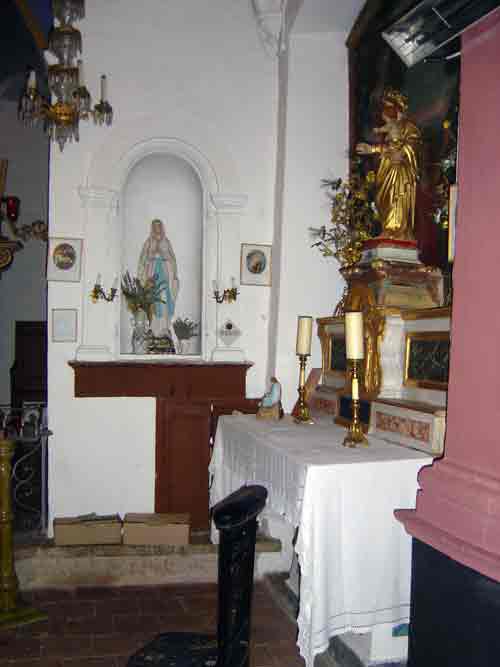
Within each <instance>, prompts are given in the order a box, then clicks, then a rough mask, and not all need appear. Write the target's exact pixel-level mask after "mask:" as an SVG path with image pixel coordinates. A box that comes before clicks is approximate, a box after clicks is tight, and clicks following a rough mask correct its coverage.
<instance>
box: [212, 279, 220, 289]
mask: <svg viewBox="0 0 500 667" xmlns="http://www.w3.org/2000/svg"><path fill="white" fill-rule="evenodd" d="M212 287H213V290H214V292H218V291H219V284H218V282H217V281H216V280H213V281H212Z"/></svg>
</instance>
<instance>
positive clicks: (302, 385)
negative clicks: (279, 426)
mask: <svg viewBox="0 0 500 667" xmlns="http://www.w3.org/2000/svg"><path fill="white" fill-rule="evenodd" d="M308 356H309V355H307V354H299V355H298V357H299V363H300V374H299V388H298V392H299V404H298V406H297V414H296V415H295V417H294V420H295V422H296V423H297V424H314V421H313V420H312V418H311V413H310V412H309V406H308V405H307V402H306V364H307V357H308Z"/></svg>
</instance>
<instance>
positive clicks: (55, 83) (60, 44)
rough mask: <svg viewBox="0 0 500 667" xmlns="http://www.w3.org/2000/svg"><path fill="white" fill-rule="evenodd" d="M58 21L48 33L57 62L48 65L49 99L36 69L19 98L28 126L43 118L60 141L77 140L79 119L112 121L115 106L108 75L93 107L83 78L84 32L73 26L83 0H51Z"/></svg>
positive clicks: (79, 16) (82, 8)
mask: <svg viewBox="0 0 500 667" xmlns="http://www.w3.org/2000/svg"><path fill="white" fill-rule="evenodd" d="M52 9H53V13H54V17H55V19H56V21H57V25H56V26H54V28H53V29H52V30H51V32H50V35H49V43H48V46H49V51H50V52H51V53H52V54H53V55H54V56H55V57H56V58H57V61H58V62H57V63H56V64H54V65H49V67H48V84H49V89H50V99H46V98H44V97H43V96H42V95H41V94H40V93H39V92H38V90H37V81H36V73H35V71H34V70H30V71H29V72H28V75H27V79H26V87H25V89H24V91H23V93H22V95H21V98H20V100H19V109H18V115H19V119H20V120H21V121H22V122H23V123H24V124H25V125H27V126H33V125H37V124H38V123H39V122H40V121H42V122H43V126H44V129H45V131H46V132H47V134H48V135H49V137H50V138H51V139H52V140H54V141H56V142H57V143H58V144H59V148H60V149H61V151H62V150H63V148H64V146H65V144H66V142H68V141H69V142H72V141H78V140H79V138H80V135H79V124H80V120H88V119H89V118H90V117H91V116H92V118H93V119H94V122H95V124H96V125H107V126H109V125H111V123H112V122H113V107H112V106H111V104H110V103H109V101H108V100H107V90H106V88H107V78H106V76H105V75H104V74H103V75H102V76H101V89H100V100H99V102H98V103H97V104H95V105H94V108H92V99H91V96H90V93H89V91H88V90H87V88H86V86H85V83H84V80H83V64H82V61H81V60H78V57H79V55H80V54H81V52H82V35H81V33H80V31H79V30H77V29H76V28H75V27H73V25H72V23H73V22H74V21H79V20H81V19H83V18H84V17H85V3H84V0H52Z"/></svg>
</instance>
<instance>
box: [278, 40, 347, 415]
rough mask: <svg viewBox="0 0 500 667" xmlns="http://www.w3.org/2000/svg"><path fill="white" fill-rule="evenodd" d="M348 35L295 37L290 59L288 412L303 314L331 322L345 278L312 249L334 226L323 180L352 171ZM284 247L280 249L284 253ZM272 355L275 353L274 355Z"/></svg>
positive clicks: (283, 306) (284, 234) (285, 243)
mask: <svg viewBox="0 0 500 667" xmlns="http://www.w3.org/2000/svg"><path fill="white" fill-rule="evenodd" d="M345 38H346V35H345V34H344V33H343V32H336V33H321V34H311V35H296V36H292V38H291V41H290V52H289V56H288V91H286V86H285V84H284V83H282V93H286V94H287V103H286V104H287V110H286V116H285V115H284V114H282V115H281V117H280V118H281V122H282V123H283V120H285V121H286V128H285V136H286V151H285V150H284V159H285V165H284V175H283V213H282V225H281V229H279V230H276V231H275V238H276V239H277V241H276V245H277V247H276V248H275V256H276V254H277V253H278V252H279V253H280V259H281V262H280V266H279V271H280V275H279V277H278V278H277V280H276V281H275V283H276V284H279V286H280V289H279V299H277V300H276V302H275V301H274V300H273V307H274V308H277V310H278V312H277V313H276V312H273V313H272V314H271V321H274V322H275V324H276V333H275V334H274V332H272V333H271V335H270V345H272V344H273V339H274V344H275V350H276V351H275V359H276V361H275V369H274V370H275V373H276V375H277V377H278V378H279V380H280V381H281V383H282V386H283V402H284V407H285V410H286V411H289V410H291V409H292V408H293V405H294V403H295V401H296V399H297V384H298V363H297V358H296V356H295V338H296V329H297V316H298V315H312V316H313V317H315V318H316V317H324V316H327V315H330V314H331V313H332V312H333V309H334V307H335V305H336V304H337V302H338V300H339V298H340V296H341V293H342V290H343V280H342V278H341V276H340V274H339V272H338V265H337V263H336V262H335V260H332V259H325V258H323V257H322V256H321V254H320V253H319V252H318V251H317V250H316V249H314V248H311V247H310V246H311V243H312V242H311V240H310V236H309V232H308V228H309V227H311V226H312V227H319V226H321V225H323V224H328V223H329V218H330V207H329V201H328V198H327V197H326V194H325V192H324V190H323V189H322V188H321V179H323V178H328V177H336V176H345V175H346V172H347V148H348V146H347V141H348V84H347V50H346V48H345ZM279 244H281V248H279V247H278V246H279ZM271 354H273V353H271ZM320 366H321V350H320V344H319V339H318V338H317V336H316V327H315V329H314V333H313V345H312V354H311V359H310V362H309V366H308V370H310V369H311V368H315V367H320Z"/></svg>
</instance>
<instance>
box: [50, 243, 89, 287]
mask: <svg viewBox="0 0 500 667" xmlns="http://www.w3.org/2000/svg"><path fill="white" fill-rule="evenodd" d="M82 246H83V241H82V239H70V238H60V237H57V238H56V237H53V238H50V239H49V249H48V254H47V280H56V281H60V282H68V283H78V282H80V278H81V267H82Z"/></svg>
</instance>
